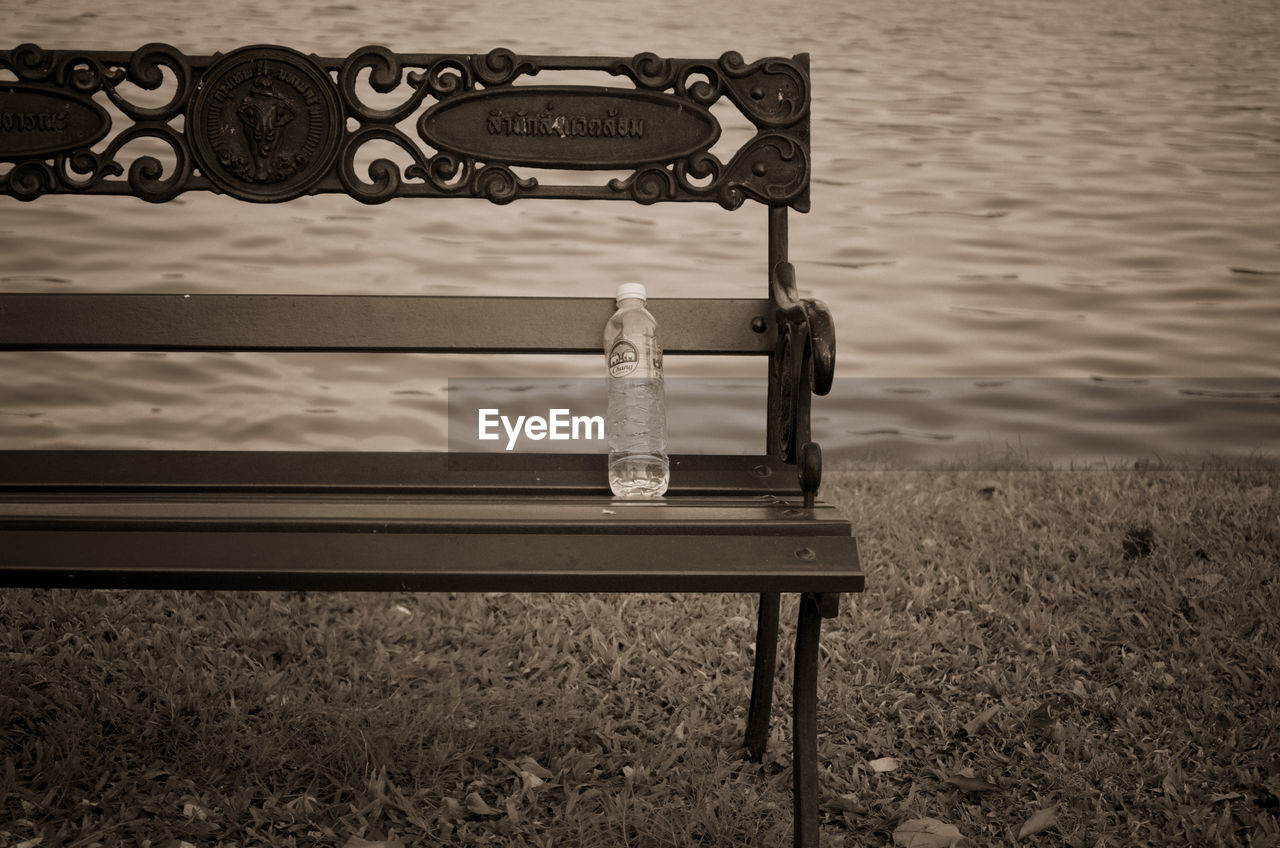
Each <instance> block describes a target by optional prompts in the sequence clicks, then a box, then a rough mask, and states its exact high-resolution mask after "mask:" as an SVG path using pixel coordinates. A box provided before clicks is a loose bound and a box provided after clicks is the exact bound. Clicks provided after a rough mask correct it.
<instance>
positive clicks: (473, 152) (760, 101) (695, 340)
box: [0, 44, 834, 488]
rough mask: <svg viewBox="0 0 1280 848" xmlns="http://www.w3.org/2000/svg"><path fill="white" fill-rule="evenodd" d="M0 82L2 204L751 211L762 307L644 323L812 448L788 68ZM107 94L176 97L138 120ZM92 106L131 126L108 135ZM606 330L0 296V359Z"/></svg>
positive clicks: (530, 305)
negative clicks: (759, 234)
mask: <svg viewBox="0 0 1280 848" xmlns="http://www.w3.org/2000/svg"><path fill="white" fill-rule="evenodd" d="M0 68H3V69H5V70H7V71H8V72H10V74H11V75H12V76H13V77H14V79H13V80H10V81H0V113H2V117H0V162H9V163H12V164H11V166H10V167H9V168H8V169H7V171H5V172H3V173H0V191H2V192H3V193H5V194H8V195H10V196H12V197H15V198H18V199H20V200H34V199H36V198H38V197H41V196H43V195H46V194H113V195H131V196H134V197H137V198H141V199H143V200H146V201H150V202H154V203H161V202H164V201H167V200H171V199H173V198H175V197H178V196H179V195H181V194H182V193H183V192H186V191H213V192H218V193H221V194H224V195H227V196H230V197H233V198H237V199H240V200H245V201H250V202H262V203H267V202H270V203H275V202H282V201H287V200H290V199H293V198H296V197H300V196H304V195H310V194H318V193H346V194H348V195H350V196H351V197H354V198H355V199H357V200H359V201H361V202H363V203H381V202H385V201H388V200H391V199H392V198H409V197H441V198H444V197H469V198H485V199H488V200H490V201H492V202H494V203H509V202H512V201H514V200H517V199H519V200H524V199H536V198H562V199H563V198H572V199H581V200H624V201H633V202H638V203H642V204H651V203H658V202H668V201H676V202H711V203H716V204H718V205H719V206H721V207H723V208H725V209H731V210H732V209H737V208H739V207H741V206H742V205H743V204H744V202H745V201H747V200H752V201H756V202H758V203H760V204H762V205H764V206H766V207H767V209H768V214H769V243H768V256H767V261H768V266H767V267H768V268H769V269H770V273H769V278H770V280H769V288H768V292H767V294H768V297H764V296H761V297H755V298H751V297H747V298H738V299H707V298H682V299H656V300H653V301H651V303H650V309H651V311H652V312H653V313H654V314H655V317H656V318H657V319H658V322H659V326H660V327H661V332H662V340H663V346H664V349H665V350H666V351H667V352H669V353H676V354H724V355H762V356H769V357H770V358H771V367H770V388H769V392H770V409H771V412H770V418H769V425H768V428H769V433H768V437H767V438H768V443H769V446H770V447H769V450H768V451H767V452H768V453H770V454H773V455H776V456H777V457H778V458H779V459H780V460H782V461H784V462H793V463H794V462H795V461H796V457H797V453H798V446H799V445H802V444H804V443H805V442H807V441H808V435H809V434H808V392H809V389H810V388H811V386H813V385H814V384H815V382H816V383H817V384H818V391H819V392H820V393H822V392H824V391H825V386H824V385H823V384H824V383H825V385H826V386H829V383H830V369H831V366H832V362H833V356H834V341H833V339H831V338H830V337H831V332H830V320H829V316H828V315H826V313H825V310H823V309H821V306H820V304H815V303H814V302H812V301H801V300H799V299H798V298H797V296H796V293H795V287H794V279H793V276H792V270H791V268H790V266H789V265H788V264H787V222H786V213H787V209H788V208H792V209H796V210H798V211H807V210H808V207H809V177H810V155H809V100H810V90H809V89H810V86H809V73H808V57H807V55H805V54H800V55H797V56H794V57H792V58H790V59H785V58H770V59H763V60H760V61H757V62H753V63H750V64H747V63H746V62H744V61H743V59H742V57H741V56H739V55H738V54H736V53H726V54H724V55H723V56H721V57H720V58H719V59H714V60H703V59H666V58H660V57H658V56H656V55H653V54H648V53H642V54H640V55H637V56H634V57H630V58H625V57H554V56H522V55H517V54H515V53H512V52H511V51H507V50H494V51H491V52H489V53H487V54H432V53H393V52H391V51H389V50H387V49H385V48H381V47H366V48H362V49H360V50H357V51H356V52H354V53H352V54H351V55H349V56H347V57H345V58H333V57H319V56H314V55H312V56H307V55H304V54H302V53H299V52H296V51H294V50H290V49H287V48H283V47H275V46H265V45H259V46H253V47H245V48H241V49H238V50H234V51H231V52H229V53H225V54H214V55H211V56H186V55H184V54H182V53H181V52H180V51H178V50H176V49H175V48H173V47H170V46H168V45H163V44H151V45H146V46H144V47H142V48H139V49H138V50H136V51H134V52H132V53H128V52H113V51H74V50H49V51H46V50H42V49H40V48H38V47H36V46H34V45H23V46H20V47H18V48H16V49H14V50H10V51H3V52H0ZM164 71H167V72H168V73H167V75H166V74H165V73H163V72H164ZM543 71H576V72H588V71H589V72H598V73H599V74H601V75H602V80H603V81H612V83H613V84H612V85H608V86H604V85H600V86H584V85H540V84H536V83H534V82H533V81H532V80H531V78H532V77H534V76H536V75H537V74H538V73H540V72H543ZM366 75H367V76H366ZM166 76H167V78H166ZM620 82H621V83H622V84H619V83H620ZM125 83H131V84H133V85H134V86H138V87H141V88H143V89H152V90H154V89H163V87H164V84H167V86H168V88H171V89H173V92H172V95H171V96H170V97H169V98H168V99H167V100H166V101H165V102H163V103H148V104H146V105H140V104H139V103H137V102H134V101H131V100H130V99H128V98H127V97H126V96H125V94H124V89H123V88H122V86H123V85H124V84H125ZM366 86H367V87H368V88H372V89H373V90H374V91H375V92H377V93H378V94H379V95H395V98H399V100H398V102H397V103H396V104H395V105H389V106H388V105H379V106H377V107H375V106H372V105H370V104H368V103H366V102H365V101H364V100H363V99H362V98H361V95H360V89H361V88H362V87H366ZM395 98H393V99H395ZM104 103H106V104H109V105H110V106H111V107H112V109H111V110H112V111H114V112H116V113H118V116H119V115H122V116H123V120H124V121H125V126H123V127H120V128H118V130H117V131H116V132H114V134H113V133H112V129H113V127H112V116H111V114H110V113H109V110H108V109H107V108H104V105H103V104H104ZM725 103H728V104H731V105H732V106H733V107H734V108H736V109H737V110H738V111H739V112H740V114H741V115H742V116H744V117H745V118H746V119H747V120H748V121H749V122H750V123H751V125H752V126H753V127H754V130H755V131H754V135H753V136H751V138H750V139H749V140H747V141H746V142H745V143H744V144H742V145H741V147H740V148H739V149H738V150H737V151H736V152H735V153H733V155H732V156H730V157H728V159H727V161H723V160H722V159H720V158H718V157H717V156H716V155H714V154H712V153H711V152H710V149H711V147H712V146H713V145H714V144H715V143H716V142H717V140H718V139H719V138H720V135H721V127H720V123H719V121H718V120H717V118H716V117H715V115H714V114H713V112H712V107H713V106H717V104H720V105H721V106H723V104H725ZM406 124H409V125H411V128H406ZM139 138H147V139H151V140H152V143H160V144H163V145H166V146H167V147H168V148H169V150H170V151H171V153H172V155H171V162H170V163H169V164H168V165H162V164H161V163H160V162H159V161H158V160H156V159H155V158H153V157H145V156H144V157H142V158H139V159H137V160H136V161H134V162H133V163H132V165H131V166H130V167H129V168H128V169H127V170H126V169H125V168H124V167H123V166H122V165H121V164H120V163H119V162H117V161H116V158H117V156H118V154H119V153H120V151H121V149H122V148H123V147H124V146H125V145H126V144H129V143H131V142H134V141H136V140H138V139H139ZM372 142H382V143H390V144H393V145H395V146H396V147H398V148H399V149H400V150H402V151H403V152H404V154H405V155H406V156H407V157H408V158H409V159H410V160H411V161H412V164H410V165H409V166H407V167H405V168H404V169H403V170H401V167H400V166H399V165H397V164H395V163H393V162H390V161H388V160H384V159H378V160H375V161H373V162H372V164H371V165H369V166H368V169H367V177H368V179H365V178H364V177H362V175H361V174H360V173H359V172H358V168H357V166H356V162H357V158H358V156H359V152H360V149H361V148H362V147H363V146H365V145H366V144H370V143H372ZM95 147H96V149H95ZM543 169H552V171H551V172H552V173H553V172H554V170H560V171H564V170H576V171H612V172H619V171H621V172H623V174H624V176H621V177H619V176H614V177H612V178H610V179H608V180H607V181H605V182H603V183H601V184H568V185H557V184H550V183H544V182H542V181H541V180H540V179H539V178H538V177H537V176H532V175H530V171H540V172H542V171H543ZM760 294H761V295H764V294H766V292H765V291H764V287H763V286H762V290H761V292H760ZM612 310H613V302H612V299H611V298H607V297H600V298H538V297H480V296H477V297H404V296H376V295H359V296H306V295H261V294H226V295H158V294H110V295H93V294H36V293H3V294H0V349H3V350H152V351H188V350H199V351H209V350H219V351H220V350H238V351H347V352H352V351H360V352H399V351H406V352H432V353H441V352H447V353H454V352H487V353H596V352H598V351H599V345H600V332H601V328H602V327H603V325H604V323H605V321H606V320H607V318H608V316H609V315H610V313H611V312H612ZM815 339H816V340H817V345H816V349H817V353H816V355H815V354H814V352H813V351H814V350H815ZM815 359H816V360H817V361H816V362H815V361H814V360H815ZM815 368H816V374H815ZM9 459H10V460H12V461H17V460H16V459H15V457H14V456H10V457H9ZM103 461H104V462H108V463H109V462H110V461H111V460H110V459H109V458H107V459H104V460H103ZM192 461H193V462H196V460H192ZM281 461H282V462H285V463H286V464H288V463H289V462H290V461H287V460H281ZM521 461H522V462H525V463H533V464H537V463H543V464H544V465H545V464H546V463H547V462H548V460H529V459H525V460H521ZM343 462H349V461H348V460H343ZM390 464H391V463H390V462H388V467H390ZM570 465H572V463H570ZM565 467H568V466H565ZM584 467H586V466H584ZM750 467H752V468H755V469H756V470H757V476H758V477H767V476H770V475H769V474H763V473H761V472H759V469H760V468H761V467H763V466H760V465H759V464H758V463H757V464H756V465H753V466H750ZM66 473H67V474H72V475H74V474H76V472H73V471H72V470H70V468H68V470H67V472H66ZM157 473H159V471H157ZM349 473H355V472H354V471H351V472H349ZM388 473H390V472H388ZM396 473H397V474H398V473H399V472H396ZM80 476H81V477H83V479H84V481H85V482H86V484H87V483H88V482H90V479H91V478H90V477H89V476H88V472H86V473H84V474H81V475H80ZM161 476H163V475H161ZM357 476H358V475H357ZM602 479H603V478H600V480H599V481H597V484H598V485H603V482H602ZM779 482H780V481H778V480H773V481H772V482H771V483H770V484H769V488H773V487H775V486H776V485H777V484H778V483H779ZM2 484H3V481H0V485H2ZM673 485H674V481H673ZM726 485H727V484H726ZM713 488H714V487H713Z"/></svg>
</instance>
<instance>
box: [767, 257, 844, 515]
mask: <svg viewBox="0 0 1280 848" xmlns="http://www.w3.org/2000/svg"><path fill="white" fill-rule="evenodd" d="M769 282H770V285H769V288H770V294H771V296H772V298H773V302H774V306H775V307H776V312H775V320H776V321H777V325H778V342H777V347H776V348H775V350H774V353H773V357H772V359H771V363H770V364H771V367H770V373H769V380H770V392H769V397H770V401H771V402H770V410H769V415H770V418H771V420H772V423H773V425H774V426H773V428H772V430H771V432H773V433H774V434H775V439H774V441H775V443H774V444H772V445H770V446H769V447H770V451H771V452H773V453H776V454H777V456H779V457H780V458H781V459H783V460H785V461H786V462H792V463H797V464H799V465H800V468H798V469H797V470H798V472H799V474H800V478H801V486H802V488H804V490H805V491H806V492H812V491H816V490H817V485H818V481H819V480H820V479H821V476H822V472H821V465H822V459H821V457H822V453H821V451H820V450H819V449H818V446H817V444H816V443H814V442H813V441H812V440H811V438H810V436H811V432H810V426H809V408H810V400H811V397H812V395H814V394H818V395H825V394H827V393H828V392H829V391H831V384H832V381H833V379H834V376H835V361H836V337H835V323H834V322H833V321H832V319H831V312H830V311H829V310H828V309H827V307H826V305H825V304H823V303H822V301H819V300H812V299H808V298H804V299H802V298H801V297H800V296H799V294H798V293H797V291H796V272H795V267H794V266H793V265H792V264H791V263H790V262H785V261H784V262H778V263H777V264H776V265H774V267H773V273H772V274H771V276H770V281H769ZM811 487H812V488H811Z"/></svg>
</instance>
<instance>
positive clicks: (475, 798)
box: [467, 792, 502, 816]
mask: <svg viewBox="0 0 1280 848" xmlns="http://www.w3.org/2000/svg"><path fill="white" fill-rule="evenodd" d="M467 809H468V810H470V811H471V812H473V813H475V814H476V815H477V816H500V815H502V811H501V810H495V809H494V808H493V807H490V806H489V805H488V804H486V803H485V801H484V799H483V798H481V797H480V793H479V792H471V793H468V795H467Z"/></svg>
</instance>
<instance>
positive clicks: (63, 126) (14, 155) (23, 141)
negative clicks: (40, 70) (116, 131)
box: [0, 82, 111, 159]
mask: <svg viewBox="0 0 1280 848" xmlns="http://www.w3.org/2000/svg"><path fill="white" fill-rule="evenodd" d="M109 129H111V118H110V116H109V115H107V110H105V109H103V108H102V107H101V106H99V105H98V104H97V103H94V102H93V101H92V100H90V99H89V98H88V97H84V96H82V95H79V94H75V93H73V92H70V91H65V90H63V89H60V88H50V87H45V86H40V85H24V84H23V83H17V82H0V159H30V158H32V157H39V156H51V155H53V154H54V153H62V152H64V151H70V150H78V149H80V148H84V147H88V146H89V145H91V144H93V143H94V142H97V141H100V140H101V139H102V138H103V136H105V135H106V134H107V130H109Z"/></svg>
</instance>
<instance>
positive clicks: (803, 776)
mask: <svg viewBox="0 0 1280 848" xmlns="http://www.w3.org/2000/svg"><path fill="white" fill-rule="evenodd" d="M839 604H840V596H839V595H828V594H805V595H802V596H801V597H800V620H799V622H798V623H797V625H796V660H795V669H794V675H793V677H792V686H793V689H792V699H791V709H792V720H791V752H792V754H791V772H792V783H793V786H794V790H795V826H794V831H793V834H794V839H795V845H796V848H817V845H818V802H819V798H818V637H819V635H820V634H821V632H822V619H824V618H833V617H834V616H835V614H836V611H837V609H838V608H839Z"/></svg>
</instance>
